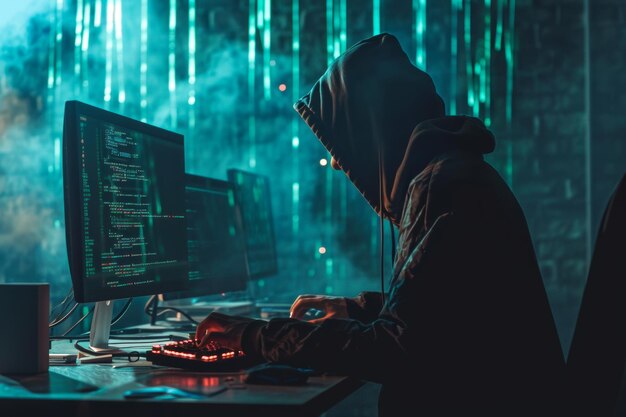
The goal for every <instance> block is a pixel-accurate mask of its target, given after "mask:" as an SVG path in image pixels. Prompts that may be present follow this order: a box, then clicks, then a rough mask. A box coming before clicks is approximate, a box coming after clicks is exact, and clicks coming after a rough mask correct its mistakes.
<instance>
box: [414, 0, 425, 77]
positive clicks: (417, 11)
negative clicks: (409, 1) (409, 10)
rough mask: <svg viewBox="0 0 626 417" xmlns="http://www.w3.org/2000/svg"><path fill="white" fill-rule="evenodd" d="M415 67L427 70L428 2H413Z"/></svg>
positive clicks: (423, 0)
mask: <svg viewBox="0 0 626 417" xmlns="http://www.w3.org/2000/svg"><path fill="white" fill-rule="evenodd" d="M413 19H414V21H413V27H414V37H415V45H416V48H415V65H416V66H417V67H418V68H420V69H422V70H426V43H425V35H426V0H413Z"/></svg>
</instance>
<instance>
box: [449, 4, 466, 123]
mask: <svg viewBox="0 0 626 417" xmlns="http://www.w3.org/2000/svg"><path fill="white" fill-rule="evenodd" d="M451 1H452V4H451V9H452V13H451V16H450V69H451V71H452V73H451V75H450V114H452V115H455V114H456V97H457V85H456V79H457V77H458V66H459V62H458V59H459V57H458V51H459V44H458V43H459V41H458V32H459V27H458V25H459V10H460V9H461V8H462V7H463V5H462V4H461V3H460V2H459V0H451Z"/></svg>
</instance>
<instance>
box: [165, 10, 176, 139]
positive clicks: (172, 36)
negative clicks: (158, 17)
mask: <svg viewBox="0 0 626 417" xmlns="http://www.w3.org/2000/svg"><path fill="white" fill-rule="evenodd" d="M168 64H169V72H168V74H169V76H168V83H167V86H168V90H169V92H170V114H171V121H172V127H176V126H177V125H178V114H177V112H176V0H170V18H169V56H168Z"/></svg>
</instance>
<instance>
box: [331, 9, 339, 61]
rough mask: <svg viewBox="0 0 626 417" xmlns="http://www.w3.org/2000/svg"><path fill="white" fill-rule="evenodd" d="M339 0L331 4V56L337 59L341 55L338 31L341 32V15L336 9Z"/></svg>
mask: <svg viewBox="0 0 626 417" xmlns="http://www.w3.org/2000/svg"><path fill="white" fill-rule="evenodd" d="M340 1H341V0H338V1H337V2H335V3H334V4H333V58H334V59H337V58H338V57H339V55H341V39H340V32H341V15H340V11H339V10H338V9H340V6H341V5H340V4H339V2H340Z"/></svg>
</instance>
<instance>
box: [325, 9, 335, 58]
mask: <svg viewBox="0 0 626 417" xmlns="http://www.w3.org/2000/svg"><path fill="white" fill-rule="evenodd" d="M333 12H334V1H333V0H326V57H327V61H328V65H330V64H331V63H332V62H333V58H334V40H333V25H334V19H333Z"/></svg>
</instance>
